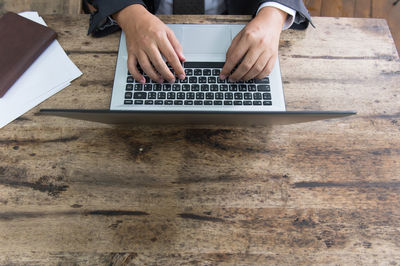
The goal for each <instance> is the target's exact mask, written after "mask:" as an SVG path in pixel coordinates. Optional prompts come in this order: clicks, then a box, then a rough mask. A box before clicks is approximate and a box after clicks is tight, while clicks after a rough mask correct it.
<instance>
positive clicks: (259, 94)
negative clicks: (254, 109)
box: [253, 92, 262, 100]
mask: <svg viewBox="0 0 400 266" xmlns="http://www.w3.org/2000/svg"><path fill="white" fill-rule="evenodd" d="M253 98H254V100H261V99H262V96H261V93H259V92H256V93H254V94H253Z"/></svg>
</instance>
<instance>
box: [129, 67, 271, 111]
mask: <svg viewBox="0 0 400 266" xmlns="http://www.w3.org/2000/svg"><path fill="white" fill-rule="evenodd" d="M224 64H225V63H224V62H184V63H183V66H184V69H185V74H186V78H185V79H184V80H179V79H176V82H175V83H163V84H160V83H156V82H154V81H152V80H151V79H150V78H149V77H148V76H147V75H145V74H144V77H145V78H146V83H145V84H141V83H139V82H136V81H135V80H134V78H133V77H132V76H131V74H130V73H129V72H128V73H127V78H126V88H125V99H124V100H123V103H124V105H126V106H130V105H135V106H145V105H147V106H149V105H153V106H154V105H163V106H193V105H196V106H202V105H203V106H210V105H214V106H234V105H235V106H248V107H251V106H257V107H259V106H263V105H264V106H269V105H272V99H271V88H270V82H269V78H268V77H266V78H264V79H253V80H249V81H238V82H229V81H228V80H221V79H220V78H219V74H220V72H221V69H222V67H223V66H224ZM169 68H170V70H171V72H172V73H174V71H173V69H172V67H170V66H169ZM139 71H140V72H141V73H142V74H143V71H142V70H141V69H139Z"/></svg>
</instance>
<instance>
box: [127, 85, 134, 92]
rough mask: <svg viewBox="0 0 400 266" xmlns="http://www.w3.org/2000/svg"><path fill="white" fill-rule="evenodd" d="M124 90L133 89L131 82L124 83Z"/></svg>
mask: <svg viewBox="0 0 400 266" xmlns="http://www.w3.org/2000/svg"><path fill="white" fill-rule="evenodd" d="M125 90H127V91H132V90H133V84H126V87H125Z"/></svg>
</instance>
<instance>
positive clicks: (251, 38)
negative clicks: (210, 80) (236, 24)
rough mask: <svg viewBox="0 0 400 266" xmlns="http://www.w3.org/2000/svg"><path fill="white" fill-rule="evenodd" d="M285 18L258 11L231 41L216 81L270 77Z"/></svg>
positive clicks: (268, 9)
mask: <svg viewBox="0 0 400 266" xmlns="http://www.w3.org/2000/svg"><path fill="white" fill-rule="evenodd" d="M286 17H287V13H285V12H284V11H282V10H280V9H277V8H275V7H264V8H262V9H261V10H260V11H259V12H258V14H257V16H256V17H255V18H254V19H253V20H252V21H250V22H249V24H247V25H246V27H244V28H243V29H242V30H241V31H240V32H239V33H238V35H236V37H235V38H234V39H233V40H232V44H231V46H230V47H229V49H228V51H227V53H226V62H225V65H224V67H223V69H222V71H221V75H220V78H221V79H226V78H229V80H231V81H238V80H249V79H253V78H258V79H262V78H264V77H266V76H267V75H268V74H269V73H271V71H272V69H273V67H274V64H275V62H276V58H277V56H278V48H279V38H280V34H281V31H282V27H283V24H284V23H285V20H286ZM239 63H240V64H239ZM238 64H239V66H238V67H237V69H236V70H235V71H234V72H233V73H232V74H231V72H232V70H233V69H234V68H235V67H236V66H237V65H238Z"/></svg>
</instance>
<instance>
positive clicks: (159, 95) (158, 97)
mask: <svg viewBox="0 0 400 266" xmlns="http://www.w3.org/2000/svg"><path fill="white" fill-rule="evenodd" d="M166 97H167V94H166V93H165V92H159V93H157V99H160V100H164V99H165V98H166Z"/></svg>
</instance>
